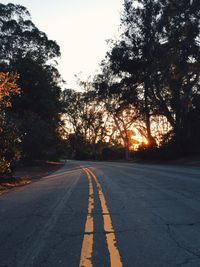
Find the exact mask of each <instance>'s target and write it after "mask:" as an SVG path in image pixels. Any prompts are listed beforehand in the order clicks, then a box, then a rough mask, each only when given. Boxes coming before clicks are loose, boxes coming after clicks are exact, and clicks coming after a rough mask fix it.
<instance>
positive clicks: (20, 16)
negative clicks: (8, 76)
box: [0, 4, 60, 64]
mask: <svg viewBox="0 0 200 267" xmlns="http://www.w3.org/2000/svg"><path fill="white" fill-rule="evenodd" d="M0 46H1V51H0V62H1V63H2V64H10V63H11V62H12V61H16V59H19V58H24V57H26V56H29V57H31V58H32V59H34V60H35V59H37V60H40V62H47V61H48V60H50V59H54V58H55V57H56V56H60V48H59V46H58V45H57V44H56V42H55V41H51V40H49V39H48V38H47V36H46V34H45V33H44V32H41V31H40V30H39V29H38V28H37V27H36V26H35V25H34V23H33V22H32V21H31V16H30V13H29V11H28V10H27V9H26V7H24V6H21V5H14V4H7V5H3V4H0Z"/></svg>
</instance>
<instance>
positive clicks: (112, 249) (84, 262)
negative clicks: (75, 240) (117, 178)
mask: <svg viewBox="0 0 200 267" xmlns="http://www.w3.org/2000/svg"><path fill="white" fill-rule="evenodd" d="M83 170H84V171H85V173H86V174H87V178H88V181H89V200H88V214H87V220H86V224H85V234H84V238H83V243H82V250H81V259H80V264H79V267H92V266H93V264H92V253H93V242H94V218H93V210H94V189H93V184H92V179H94V181H95V184H96V186H97V190H98V196H99V200H100V203H101V209H102V216H103V222H104V232H105V236H106V243H107V248H108V252H109V256H110V266H111V267H122V266H123V264H122V260H121V256H120V253H119V250H118V248H117V244H116V236H115V232H114V229H113V225H112V220H111V216H110V213H109V210H108V206H107V203H106V199H105V196H104V193H103V190H102V187H101V184H100V183H99V181H98V179H97V177H96V176H95V174H94V173H93V172H92V171H91V170H90V169H88V168H83Z"/></svg>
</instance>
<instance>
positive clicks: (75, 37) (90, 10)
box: [1, 0, 123, 89]
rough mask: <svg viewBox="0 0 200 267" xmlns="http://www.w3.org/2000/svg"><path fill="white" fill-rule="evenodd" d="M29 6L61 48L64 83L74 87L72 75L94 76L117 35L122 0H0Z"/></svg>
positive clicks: (60, 67) (42, 26)
mask: <svg viewBox="0 0 200 267" xmlns="http://www.w3.org/2000/svg"><path fill="white" fill-rule="evenodd" d="M9 2H12V3H15V4H21V5H23V6H25V7H27V8H28V10H29V12H30V13H31V16H32V20H33V22H34V23H35V25H36V26H37V27H38V28H39V29H40V30H41V31H44V32H45V33H46V34H47V36H48V37H49V38H50V39H52V40H55V41H56V42H57V43H58V44H59V46H60V48H61V59H60V60H59V66H58V68H59V71H60V73H61V75H62V77H63V79H64V80H65V81H66V85H65V87H67V88H73V89H76V87H77V84H76V78H75V75H77V74H78V75H80V73H82V74H81V77H87V76H90V75H91V76H93V75H94V74H95V72H96V71H98V69H99V64H100V62H101V60H103V58H104V57H105V54H106V52H107V51H108V45H107V43H106V40H109V39H112V38H115V37H116V36H118V29H119V25H120V12H121V10H122V4H123V0H57V1H53V0H17V1H16V0H11V1H4V0H1V3H2V4H7V3H9Z"/></svg>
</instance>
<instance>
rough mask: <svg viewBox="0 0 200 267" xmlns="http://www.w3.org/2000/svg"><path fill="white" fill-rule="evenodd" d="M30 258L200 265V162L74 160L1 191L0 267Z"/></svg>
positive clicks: (116, 266) (67, 265)
mask: <svg viewBox="0 0 200 267" xmlns="http://www.w3.org/2000/svg"><path fill="white" fill-rule="evenodd" d="M29 266H30V267H33V266H34V267H51V266H52V267H58V266H61V267H157V266H159V267H165V266H169V267H176V266H184V267H189V266H192V267H198V266H200V168H199V167H181V166H169V165H148V164H128V163H109V162H89V161H88V162H86V161H85V162H84V161H82V162H79V161H67V162H66V164H65V166H64V167H63V168H62V169H60V170H59V171H57V172H56V173H54V174H52V175H50V176H47V177H44V178H42V179H40V180H37V181H36V182H33V183H32V184H30V185H28V186H25V187H21V188H16V189H14V190H12V191H11V192H9V193H5V194H2V195H0V267H29Z"/></svg>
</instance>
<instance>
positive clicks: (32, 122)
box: [0, 4, 63, 161]
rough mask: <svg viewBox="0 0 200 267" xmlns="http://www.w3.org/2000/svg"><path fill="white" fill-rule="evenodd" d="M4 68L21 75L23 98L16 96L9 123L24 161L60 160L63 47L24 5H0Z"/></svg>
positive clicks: (0, 63) (8, 113)
mask: <svg viewBox="0 0 200 267" xmlns="http://www.w3.org/2000/svg"><path fill="white" fill-rule="evenodd" d="M0 15H1V16H0V45H1V47H2V49H1V51H0V67H1V69H3V70H4V71H5V72H13V73H19V80H18V84H19V86H20V88H21V94H20V97H16V96H13V97H12V108H11V109H9V110H7V111H6V116H8V118H9V120H12V121H14V123H15V125H17V126H18V129H19V139H20V142H21V148H22V158H23V159H24V160H26V161H27V160H28V161H30V160H35V159H49V158H51V159H52V158H55V157H59V155H58V151H60V152H61V149H60V148H59V149H58V147H60V144H61V143H62V136H61V134H62V131H63V130H62V127H63V125H62V120H61V113H62V106H61V103H60V94H61V88H60V85H61V82H62V80H61V78H60V74H59V72H58V70H57V68H56V61H55V59H56V57H58V56H60V48H59V46H58V45H57V43H56V42H55V41H52V40H49V39H48V37H47V35H46V34H45V33H44V32H41V31H40V30H39V29H38V28H37V27H36V26H35V24H34V23H33V22H32V21H31V16H30V13H29V12H28V10H27V9H26V8H25V7H23V6H20V5H14V4H8V5H3V4H0Z"/></svg>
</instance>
